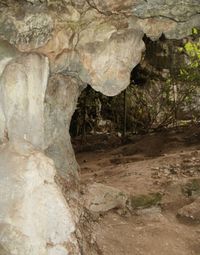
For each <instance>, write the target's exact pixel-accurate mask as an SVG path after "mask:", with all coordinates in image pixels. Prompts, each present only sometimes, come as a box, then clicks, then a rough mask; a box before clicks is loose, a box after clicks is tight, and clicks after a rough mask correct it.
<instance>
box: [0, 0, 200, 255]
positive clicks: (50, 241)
mask: <svg viewBox="0 0 200 255" xmlns="http://www.w3.org/2000/svg"><path fill="white" fill-rule="evenodd" d="M199 12H200V9H199V1H198V0H192V1H189V0H182V1H176V2H174V1H171V0H165V1H157V0H151V1H143V0H134V1H130V0H125V1H121V0H117V1H114V0H109V1H105V0H103V1H100V0H93V1H91V0H78V1H75V0H70V1H69V0H57V1H55V0H20V1H17V0H8V1H5V0H2V1H0V13H1V15H0V143H4V142H6V143H7V142H8V141H9V144H7V145H5V144H4V145H2V147H1V149H0V177H1V178H0V192H1V196H0V197H1V201H0V208H1V209H0V238H1V239H0V253H1V254H6V255H8V254H9V255H14V254H15V255H16V254H17V255H26V254H30V255H46V254H48V255H52V254H53V255H57V254H58V255H60V254H70V252H71V254H74V255H77V254H79V251H78V249H77V245H76V241H75V240H74V239H73V238H72V237H71V234H72V233H73V231H74V228H75V227H74V223H73V219H72V218H71V215H70V212H69V208H68V206H67V204H66V203H65V201H64V198H63V197H62V195H61V193H60V191H59V189H58V187H57V186H56V184H55V183H54V180H53V179H54V175H55V170H54V167H53V166H52V162H51V161H50V160H49V159H48V158H46V157H45V156H44V155H43V153H42V152H38V150H42V151H43V152H44V151H45V153H46V154H47V155H48V156H50V157H51V158H52V159H53V160H54V162H55V165H56V169H57V171H58V175H60V176H61V177H63V178H67V175H68V173H71V172H72V173H73V174H76V172H77V163H76V161H75V158H74V154H73V150H72V147H71V143H70V137H69V132H68V131H69V125H70V120H71V115H72V114H73V111H74V109H75V106H76V101H77V98H78V95H79V93H80V91H81V90H82V89H83V88H84V87H85V85H86V84H87V83H89V84H90V85H91V86H92V87H93V88H94V89H95V90H97V91H101V92H102V93H104V94H106V95H109V96H112V95H116V94H117V93H119V92H121V91H122V90H123V89H125V88H126V87H127V86H128V84H129V78H130V71H131V70H132V69H133V68H134V66H135V65H137V64H138V63H139V61H140V59H141V55H142V52H143V51H144V48H145V47H144V42H143V40H142V37H143V35H144V33H145V34H146V35H147V36H148V37H150V38H151V39H157V38H159V37H160V36H161V35H162V33H163V34H165V36H167V37H168V38H180V37H183V36H186V35H188V34H190V33H191V29H192V27H194V26H199V25H200V14H199ZM28 143H30V144H31V146H32V147H31V149H30V147H29V146H28V147H27V144H28ZM16 144H18V145H17V146H15V145H16ZM113 192H114V191H113ZM114 193H115V192H114ZM114 197H115V195H114ZM111 200H112V199H111ZM113 203H114V206H117V205H118V203H117V204H115V202H113ZM73 244H74V245H73Z"/></svg>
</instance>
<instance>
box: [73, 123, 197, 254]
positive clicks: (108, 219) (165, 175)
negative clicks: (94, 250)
mask: <svg viewBox="0 0 200 255" xmlns="http://www.w3.org/2000/svg"><path fill="white" fill-rule="evenodd" d="M97 137H98V138H97ZM97 137H96V138H95V137H94V136H93V137H88V141H87V148H86V150H87V151H84V148H82V151H81V152H78V153H77V154H76V156H77V160H78V162H79V164H80V167H81V170H80V174H81V186H82V187H83V190H84V189H85V187H87V186H89V185H91V184H93V183H102V184H104V185H108V186H111V187H115V188H117V189H119V190H121V191H122V192H125V193H126V194H129V196H132V197H141V196H145V195H147V196H148V195H149V194H157V193H159V194H161V197H162V198H161V200H160V201H159V202H158V203H155V201H154V202H153V203H152V204H151V203H149V204H142V205H141V206H138V207H137V206H136V208H134V209H131V210H129V209H130V208H128V209H127V208H123V209H122V208H115V209H113V210H109V211H108V212H105V213H100V214H99V217H98V219H96V220H95V222H93V223H91V224H92V226H93V227H92V229H93V230H92V237H93V240H95V242H96V243H97V245H98V248H99V254H102V255H199V254H200V225H199V223H200V208H195V209H194V211H195V212H194V215H192V212H191V215H189V216H188V214H187V212H185V211H184V209H183V212H182V214H181V216H180V215H179V216H180V217H177V213H178V212H179V210H180V209H181V208H184V207H185V206H187V205H188V204H191V203H193V202H194V201H196V199H198V197H199V196H200V128H199V127H187V128H182V129H179V130H168V131H164V132H159V133H153V134H147V135H137V136H134V137H132V139H130V141H129V143H126V144H123V145H121V144H119V141H118V140H117V139H115V142H113V139H110V138H106V136H105V135H99V136H97ZM95 139H96V140H95ZM90 141H91V143H90ZM95 141H96V142H95ZM100 143H102V144H103V145H102V146H101V145H100ZM88 144H89V145H88ZM83 193H84V192H83ZM198 205H200V203H199V204H198Z"/></svg>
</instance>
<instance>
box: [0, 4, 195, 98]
mask: <svg viewBox="0 0 200 255" xmlns="http://www.w3.org/2000/svg"><path fill="white" fill-rule="evenodd" d="M0 8H1V12H2V15H1V18H0V37H1V38H2V39H4V40H6V41H8V42H9V43H10V44H12V45H13V46H14V47H16V48H17V49H18V50H19V51H21V52H38V53H40V54H44V55H47V56H48V58H49V60H50V66H51V72H52V73H65V74H67V75H72V76H74V75H75V76H76V77H78V78H79V79H80V80H81V81H82V82H83V84H85V83H88V84H90V85H91V86H92V87H93V88H94V89H95V90H97V91H100V92H102V93H104V94H106V95H109V96H113V95H116V94H118V93H120V92H121V91H122V90H123V89H125V88H126V87H127V86H128V84H129V79H130V72H131V70H132V69H133V68H134V66H136V65H137V64H138V63H139V62H140V59H141V54H142V52H143V51H144V48H145V47H144V42H143V40H142V37H143V34H146V35H147V36H148V37H150V38H151V39H152V40H157V39H158V38H159V37H160V36H161V35H162V34H164V35H165V36H166V37H167V38H171V39H180V38H183V37H184V36H187V35H189V34H190V33H191V31H192V28H193V27H198V26H200V4H199V0H192V1H189V0H178V1H171V0H162V1H158V0H149V1H144V0H134V1H133V0H126V1H121V0H115V1H114V0H109V1H105V0H101V1H100V0H95V1H91V0H79V1H74V0H71V1H68V0H65V1H60V0H57V1H55V0H46V1H38V0H26V1H25V0H24V1H20V2H19V1H15V0H9V1H7V2H6V3H2V4H1V5H0Z"/></svg>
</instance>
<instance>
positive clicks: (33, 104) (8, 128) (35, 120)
mask: <svg viewBox="0 0 200 255" xmlns="http://www.w3.org/2000/svg"><path fill="white" fill-rule="evenodd" d="M48 75H49V68H48V59H47V58H45V57H43V56H39V55H37V54H29V55H26V54H25V55H23V56H20V57H18V58H16V59H14V60H12V61H11V62H9V64H7V65H6V67H5V69H4V71H3V74H2V76H1V77H0V115H1V116H0V119H4V121H3V122H1V123H0V130H1V136H0V140H3V139H4V135H6V136H7V137H8V138H9V140H27V141H29V142H31V143H32V144H33V145H34V146H36V147H39V148H44V117H43V112H44V104H43V102H44V97H45V91H46V87H47V79H48ZM1 113H2V114H1ZM2 115H3V116H2Z"/></svg>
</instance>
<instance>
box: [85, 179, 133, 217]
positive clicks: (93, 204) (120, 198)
mask: <svg viewBox="0 0 200 255" xmlns="http://www.w3.org/2000/svg"><path fill="white" fill-rule="evenodd" d="M127 199H128V197H127V195H126V194H125V193H124V192H122V191H121V190H118V189H116V188H113V187H110V186H107V185H104V184H101V183H93V184H92V185H90V186H89V187H88V191H87V192H86V194H85V195H84V201H85V203H84V206H85V207H86V208H87V209H88V210H89V211H91V212H95V213H96V212H99V213H100V212H106V211H109V210H111V209H114V208H124V207H125V205H126V201H127Z"/></svg>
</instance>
